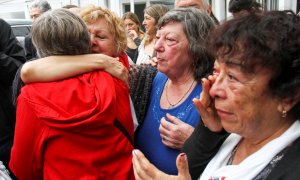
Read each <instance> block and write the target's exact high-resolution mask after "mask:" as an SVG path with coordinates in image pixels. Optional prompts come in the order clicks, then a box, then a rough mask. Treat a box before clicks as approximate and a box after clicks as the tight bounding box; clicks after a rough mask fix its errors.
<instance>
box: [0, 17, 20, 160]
mask: <svg viewBox="0 0 300 180" xmlns="http://www.w3.org/2000/svg"><path fill="white" fill-rule="evenodd" d="M0 27H1V28H0V160H1V161H3V163H4V164H5V165H6V166H7V158H9V157H7V156H8V155H9V153H10V148H8V149H7V144H9V146H11V143H12V141H13V134H14V124H15V108H14V106H13V105H12V100H11V86H12V82H13V79H14V77H15V73H16V71H17V70H18V68H19V67H20V66H21V65H22V64H23V63H24V62H25V53H24V50H23V48H22V46H21V44H20V43H19V42H18V40H17V39H16V37H15V35H14V34H13V32H12V29H11V27H10V25H9V24H7V23H6V22H5V21H4V20H2V19H0Z"/></svg>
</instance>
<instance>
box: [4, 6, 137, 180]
mask: <svg viewBox="0 0 300 180" xmlns="http://www.w3.org/2000/svg"><path fill="white" fill-rule="evenodd" d="M85 15H86V16H83V17H84V18H86V19H88V18H90V20H91V21H90V23H88V26H89V28H87V26H86V25H85V23H84V21H82V20H81V19H80V18H79V17H78V16H76V15H74V14H72V13H71V12H69V11H66V10H63V9H58V10H54V11H51V12H47V13H45V14H43V15H42V16H41V17H39V19H38V20H37V21H36V22H35V23H34V25H33V29H32V35H33V42H34V44H35V45H36V47H37V52H38V55H39V57H47V56H53V55H67V54H87V53H89V52H90V44H91V42H90V36H89V33H88V31H90V33H91V36H92V38H91V41H92V47H91V49H92V51H93V52H96V51H97V52H102V53H104V54H106V55H108V56H114V57H118V58H119V60H120V61H121V62H122V63H123V64H124V65H125V66H127V67H128V59H127V56H126V54H125V53H124V49H125V48H126V43H124V46H123V44H122V43H120V44H117V45H116V44H115V43H116V42H117V41H116V38H117V37H116V36H115V35H114V33H115V32H116V31H113V30H116V29H117V28H116V27H115V26H114V27H115V29H112V28H111V26H110V25H112V24H110V23H108V22H112V23H117V22H121V20H120V21H119V20H118V19H116V16H114V15H113V14H112V13H111V12H110V11H109V10H106V9H102V8H97V9H96V10H95V9H93V8H90V9H86V11H85ZM95 17H96V18H95ZM93 18H94V19H93ZM86 19H85V20H86ZM111 19H112V20H113V21H109V20H111ZM120 26H122V25H120ZM125 38H126V37H125ZM99 39H101V40H99ZM125 40H126V39H125ZM125 42H126V41H125ZM100 44H101V45H100ZM132 122H133V120H132V117H131V111H130V105H129V90H128V88H127V86H126V85H125V83H123V82H122V81H121V80H118V79H115V78H113V77H112V76H110V75H109V74H107V73H105V72H103V71H94V72H90V73H86V74H83V75H80V76H75V77H73V78H68V79H65V80H62V81H55V82H47V83H32V84H28V85H26V86H24V87H23V88H22V90H21V94H20V95H19V97H18V101H17V122H16V131H15V139H14V145H13V149H12V156H11V161H10V168H11V170H12V171H13V173H14V174H15V175H16V177H17V178H18V179H45V180H46V179H126V180H127V179H134V178H133V170H132V163H131V158H132V155H131V151H132V150H133V142H132V138H133V123H132Z"/></svg>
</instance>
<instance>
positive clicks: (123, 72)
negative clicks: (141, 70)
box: [104, 55, 129, 87]
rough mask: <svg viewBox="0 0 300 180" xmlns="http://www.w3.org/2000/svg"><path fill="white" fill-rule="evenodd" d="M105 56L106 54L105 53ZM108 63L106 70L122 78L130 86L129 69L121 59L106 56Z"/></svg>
mask: <svg viewBox="0 0 300 180" xmlns="http://www.w3.org/2000/svg"><path fill="white" fill-rule="evenodd" d="M104 56H105V55H104ZM105 60H106V63H105V67H104V71H105V72H107V73H109V74H110V75H112V76H114V77H116V78H118V79H120V80H122V81H123V82H124V83H125V84H126V85H127V87H129V71H128V69H127V68H126V67H125V66H124V65H123V64H122V63H121V62H120V61H119V58H112V57H109V56H106V59H105Z"/></svg>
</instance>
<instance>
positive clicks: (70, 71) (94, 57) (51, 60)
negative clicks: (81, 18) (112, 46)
mask: <svg viewBox="0 0 300 180" xmlns="http://www.w3.org/2000/svg"><path fill="white" fill-rule="evenodd" d="M99 69H102V70H104V71H106V72H108V73H110V74H111V75H113V76H115V77H117V78H119V79H121V80H122V81H124V82H126V83H127V81H128V70H127V69H126V68H125V67H124V66H123V64H122V63H121V62H119V61H118V59H117V58H112V57H110V56H106V55H103V54H86V55H76V56H50V57H46V58H42V59H39V60H35V61H30V62H27V63H25V64H24V66H23V67H22V70H21V78H22V80H23V82H24V83H31V82H47V81H57V80H62V79H65V78H69V77H73V76H76V75H80V74H83V73H87V72H91V71H94V70H99Z"/></svg>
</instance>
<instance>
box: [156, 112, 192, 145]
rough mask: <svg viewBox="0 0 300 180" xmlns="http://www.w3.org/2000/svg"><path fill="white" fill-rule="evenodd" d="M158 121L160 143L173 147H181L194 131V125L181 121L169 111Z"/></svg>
mask: <svg viewBox="0 0 300 180" xmlns="http://www.w3.org/2000/svg"><path fill="white" fill-rule="evenodd" d="M166 117H167V119H168V120H169V121H170V122H169V121H167V120H166V119H165V118H164V117H163V118H162V119H161V121H160V126H159V132H160V136H161V138H162V143H163V144H164V145H166V146H168V147H170V148H173V149H181V148H182V146H183V144H184V142H185V141H186V140H187V139H188V138H189V137H190V135H191V134H192V133H193V131H194V127H193V126H191V125H189V124H187V123H185V122H183V121H181V120H180V119H178V118H176V117H175V116H171V115H170V114H169V113H167V115H166Z"/></svg>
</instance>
